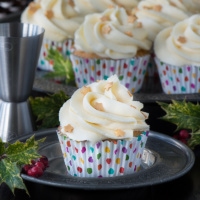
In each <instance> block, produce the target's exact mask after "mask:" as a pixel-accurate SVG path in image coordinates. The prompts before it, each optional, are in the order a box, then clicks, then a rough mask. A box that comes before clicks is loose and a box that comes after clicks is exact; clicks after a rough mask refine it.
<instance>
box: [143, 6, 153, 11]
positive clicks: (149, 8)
mask: <svg viewBox="0 0 200 200" xmlns="http://www.w3.org/2000/svg"><path fill="white" fill-rule="evenodd" d="M143 8H144V9H147V10H151V9H152V8H153V7H152V6H143Z"/></svg>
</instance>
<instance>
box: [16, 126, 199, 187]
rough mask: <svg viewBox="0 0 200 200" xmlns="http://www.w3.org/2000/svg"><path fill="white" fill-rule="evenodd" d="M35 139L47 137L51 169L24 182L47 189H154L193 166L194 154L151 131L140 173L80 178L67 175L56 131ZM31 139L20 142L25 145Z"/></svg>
mask: <svg viewBox="0 0 200 200" xmlns="http://www.w3.org/2000/svg"><path fill="white" fill-rule="evenodd" d="M34 134H35V137H36V139H41V138H43V137H46V140H45V142H44V143H43V144H42V146H41V147H40V148H39V153H40V154H41V155H42V154H44V155H46V156H47V157H48V159H49V163H50V167H49V168H47V170H46V171H45V173H44V174H43V176H41V177H40V178H32V177H30V176H27V175H25V174H22V178H23V179H25V180H27V181H31V182H35V183H40V184H45V185H51V186H55V187H62V188H74V189H84V190H87V189H90V190H91V189H95V190H105V189H126V188H136V187H142V186H151V185H155V184H160V183H164V182H167V181H171V180H173V179H176V178H179V177H181V176H183V175H184V174H185V173H187V172H188V171H189V170H190V169H191V167H192V166H193V164H194V160H195V158H194V154H193V152H192V151H191V150H190V149H189V148H188V147H187V146H186V145H184V144H183V143H181V142H179V141H177V140H175V139H173V138H172V137H169V136H167V135H164V134H161V133H157V132H154V131H150V134H149V138H148V141H147V144H146V148H145V151H144V155H143V159H142V167H141V170H140V171H139V172H137V173H134V174H131V175H126V176H119V177H112V178H79V177H73V176H71V175H69V174H67V172H66V168H65V165H64V161H63V158H62V153H61V150H60V146H59V142H58V138H57V134H56V129H55V128H53V129H46V130H42V131H37V132H34ZM30 136H31V135H26V136H23V137H20V138H18V140H20V141H25V140H26V139H27V138H29V137H30Z"/></svg>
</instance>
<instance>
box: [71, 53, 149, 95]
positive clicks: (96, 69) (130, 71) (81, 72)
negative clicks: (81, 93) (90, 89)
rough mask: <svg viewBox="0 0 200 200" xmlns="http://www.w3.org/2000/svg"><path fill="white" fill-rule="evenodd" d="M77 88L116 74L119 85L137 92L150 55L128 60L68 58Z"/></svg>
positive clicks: (72, 56) (73, 56) (72, 55)
mask: <svg viewBox="0 0 200 200" xmlns="http://www.w3.org/2000/svg"><path fill="white" fill-rule="evenodd" d="M70 58H71V61H72V64H73V70H74V74H75V81H76V85H77V87H79V88H80V87H82V86H84V85H88V84H90V83H92V82H95V81H97V80H106V79H107V78H108V77H110V76H111V75H114V74H116V75H117V76H118V77H119V80H120V82H121V84H123V85H124V86H125V87H126V88H128V89H129V90H130V91H131V92H132V93H135V92H138V91H139V90H140V89H141V87H142V84H143V80H144V77H145V74H146V70H147V65H148V62H149V58H150V55H145V56H143V57H138V58H129V59H119V60H112V59H86V58H82V57H79V56H76V55H74V54H73V53H72V54H71V56H70Z"/></svg>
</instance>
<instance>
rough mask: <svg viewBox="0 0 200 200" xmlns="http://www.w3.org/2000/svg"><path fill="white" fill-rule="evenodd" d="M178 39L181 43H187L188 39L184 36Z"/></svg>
mask: <svg viewBox="0 0 200 200" xmlns="http://www.w3.org/2000/svg"><path fill="white" fill-rule="evenodd" d="M178 41H179V42H180V43H186V41H187V40H186V38H185V37H184V36H179V38H178Z"/></svg>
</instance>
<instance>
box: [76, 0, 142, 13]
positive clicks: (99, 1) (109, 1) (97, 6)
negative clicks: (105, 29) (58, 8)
mask: <svg viewBox="0 0 200 200" xmlns="http://www.w3.org/2000/svg"><path fill="white" fill-rule="evenodd" d="M139 1H140V0H115V1H113V0H95V1H94V0H74V8H75V10H76V11H77V12H78V13H80V14H84V15H87V14H91V13H96V12H104V11H105V10H106V9H108V8H111V7H115V6H119V7H123V8H125V10H126V11H127V12H131V10H132V9H133V8H135V7H136V6H137V4H138V2H139Z"/></svg>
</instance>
